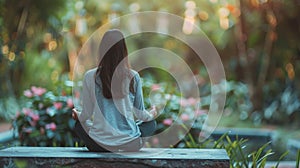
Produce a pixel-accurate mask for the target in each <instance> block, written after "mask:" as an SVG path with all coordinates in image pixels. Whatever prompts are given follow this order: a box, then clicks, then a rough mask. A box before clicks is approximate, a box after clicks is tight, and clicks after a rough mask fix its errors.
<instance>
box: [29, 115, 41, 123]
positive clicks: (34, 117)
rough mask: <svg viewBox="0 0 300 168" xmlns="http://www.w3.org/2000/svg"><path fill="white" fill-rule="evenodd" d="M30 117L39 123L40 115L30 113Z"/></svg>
mask: <svg viewBox="0 0 300 168" xmlns="http://www.w3.org/2000/svg"><path fill="white" fill-rule="evenodd" d="M29 116H30V117H31V118H32V120H33V121H38V120H39V119H40V116H39V115H38V114H34V113H30V114H29Z"/></svg>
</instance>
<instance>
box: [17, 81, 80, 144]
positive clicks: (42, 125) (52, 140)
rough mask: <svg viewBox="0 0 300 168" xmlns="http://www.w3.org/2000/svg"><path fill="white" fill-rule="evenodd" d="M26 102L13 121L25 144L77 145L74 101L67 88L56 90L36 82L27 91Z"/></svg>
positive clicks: (25, 94)
mask: <svg viewBox="0 0 300 168" xmlns="http://www.w3.org/2000/svg"><path fill="white" fill-rule="evenodd" d="M24 96H25V101H26V103H25V105H24V107H23V108H22V110H21V111H19V112H17V113H16V117H15V120H14V122H13V126H14V130H15V131H17V134H18V138H19V141H20V143H21V145H22V146H74V145H75V142H76V141H78V139H77V138H76V136H75V133H74V132H73V130H72V128H73V127H74V123H75V121H74V120H73V119H72V117H71V110H72V108H73V102H72V98H71V96H68V95H67V94H66V92H65V91H63V92H62V94H61V95H57V94H54V93H53V92H51V91H47V90H46V89H44V88H41V87H35V86H32V87H31V89H28V90H25V91H24Z"/></svg>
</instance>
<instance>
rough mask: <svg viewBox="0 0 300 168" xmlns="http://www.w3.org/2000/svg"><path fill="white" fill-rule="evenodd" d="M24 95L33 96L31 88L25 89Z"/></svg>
mask: <svg viewBox="0 0 300 168" xmlns="http://www.w3.org/2000/svg"><path fill="white" fill-rule="evenodd" d="M24 96H26V97H28V98H31V97H32V96H33V94H32V92H31V91H30V90H25V91H24Z"/></svg>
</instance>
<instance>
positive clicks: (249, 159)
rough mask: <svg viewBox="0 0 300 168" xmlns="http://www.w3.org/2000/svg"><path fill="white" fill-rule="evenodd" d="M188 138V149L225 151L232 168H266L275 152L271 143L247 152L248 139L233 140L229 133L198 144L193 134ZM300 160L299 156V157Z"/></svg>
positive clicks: (283, 155) (279, 159)
mask: <svg viewBox="0 0 300 168" xmlns="http://www.w3.org/2000/svg"><path fill="white" fill-rule="evenodd" d="M187 136H188V138H187V139H185V144H186V147H188V148H214V149H225V150H226V152H227V154H228V156H229V159H230V167H231V168H264V167H265V166H266V163H267V161H268V159H269V157H270V156H271V155H273V154H274V152H273V150H272V149H271V148H270V147H269V146H270V142H269V143H266V144H264V145H263V146H261V147H259V148H258V149H257V150H254V151H252V152H251V153H247V152H245V150H244V149H245V148H246V147H247V146H246V144H245V143H246V142H247V139H239V138H238V136H236V138H235V139H234V140H232V139H231V138H230V137H229V136H228V133H225V134H223V135H222V136H221V137H220V138H219V139H218V140H216V141H212V140H211V139H208V140H206V141H204V142H201V143H200V142H196V140H195V139H194V138H193V136H192V135H191V133H188V135H187ZM287 154H288V151H287V152H285V153H283V154H282V155H281V156H280V157H279V158H278V159H277V160H278V162H277V164H276V165H275V166H274V168H277V167H278V166H279V163H280V161H281V160H282V159H283V158H284V157H285V156H286V155H287ZM298 160H299V156H298Z"/></svg>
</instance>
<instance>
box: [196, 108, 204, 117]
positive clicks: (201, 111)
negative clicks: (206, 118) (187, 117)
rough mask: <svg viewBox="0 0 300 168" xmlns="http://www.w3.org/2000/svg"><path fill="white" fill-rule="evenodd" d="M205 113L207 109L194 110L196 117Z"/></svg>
mask: <svg viewBox="0 0 300 168" xmlns="http://www.w3.org/2000/svg"><path fill="white" fill-rule="evenodd" d="M206 114H207V110H201V109H200V110H196V111H195V115H196V117H198V116H202V115H206Z"/></svg>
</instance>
